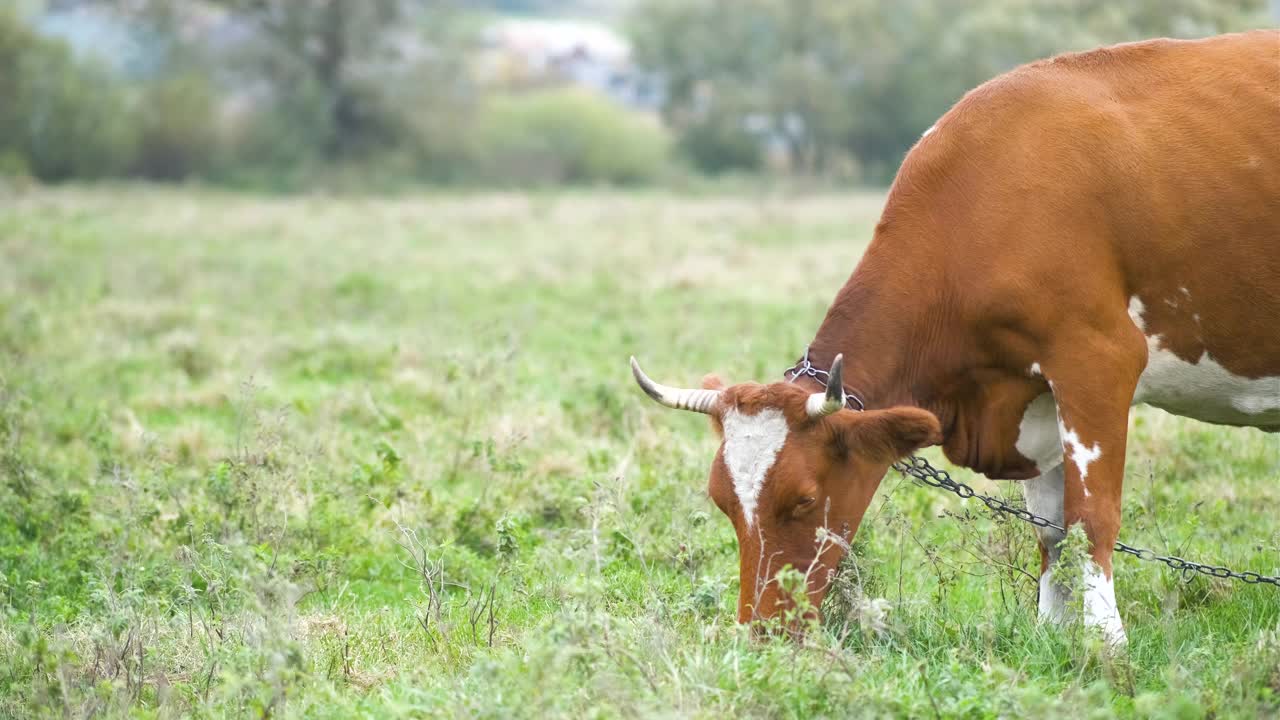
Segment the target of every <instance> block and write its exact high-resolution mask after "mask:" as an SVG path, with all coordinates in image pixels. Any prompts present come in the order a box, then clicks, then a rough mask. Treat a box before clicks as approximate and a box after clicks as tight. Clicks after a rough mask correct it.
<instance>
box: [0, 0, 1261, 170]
mask: <svg viewBox="0 0 1280 720" xmlns="http://www.w3.org/2000/svg"><path fill="white" fill-rule="evenodd" d="M600 4H608V3H603V2H602V0H594V1H593V2H587V1H586V0H576V2H571V3H570V5H572V6H573V7H574V8H585V7H591V6H595V5H600ZM561 5H564V3H561ZM51 7H52V8H54V9H58V8H61V9H67V8H73V9H84V8H88V9H89V10H91V11H93V12H96V13H100V14H101V15H102V16H103V17H106V18H109V19H112V20H114V21H115V22H116V23H117V24H118V25H120V26H121V27H124V28H126V29H127V34H128V36H129V40H130V44H129V46H130V47H134V48H142V49H143V50H145V51H144V52H139V53H136V55H138V57H133V58H132V59H131V60H130V62H128V63H125V62H124V61H122V60H119V58H114V59H115V60H117V61H116V62H111V60H113V58H111V57H107V58H104V57H103V56H102V55H93V54H85V53H82V52H79V53H78V52H73V51H72V50H71V49H70V47H69V46H68V44H67V43H66V42H64V41H63V40H61V39H58V38H57V37H55V36H54V35H52V34H50V33H48V32H42V31H41V30H40V28H39V19H40V17H42V15H41V13H42V12H46V11H48V10H49V9H50V8H51ZM558 7H559V6H558V5H557V2H556V1H555V0H484V1H483V2H481V1H480V0H476V1H475V2H464V0H80V1H77V0H49V1H48V2H41V1H40V0H19V2H18V3H16V4H11V5H6V6H5V7H0V175H29V176H32V177H35V178H38V179H40V180H44V181H61V180H69V179H82V178H88V179H92V178H102V177H142V178H150V179H158V180H181V179H185V178H192V177H195V178H204V179H208V180H212V181H216V182H225V183H230V184H239V185H249V186H255V187H268V188H291V187H305V186H309V185H314V184H317V183H323V182H334V183H340V182H342V181H343V180H344V179H346V180H348V181H349V182H350V184H355V185H358V186H360V187H365V188H368V187H370V186H374V187H376V185H377V184H378V183H384V184H387V185H393V184H400V183H403V182H430V183H473V184H530V183H545V184H557V183H599V182H604V183H614V184H626V183H643V182H657V181H662V180H664V179H669V178H671V177H678V176H680V175H682V174H686V173H688V172H690V171H695V172H699V173H710V174H714V173H722V172H744V173H756V172H762V171H767V170H768V171H782V172H787V173H793V174H803V175H815V176H825V177H831V178H837V179H842V180H864V181H876V182H881V181H884V180H887V179H888V178H889V177H890V176H891V174H892V172H893V171H894V169H895V168H896V167H897V164H898V162H899V161H900V159H901V157H902V154H903V152H904V151H905V150H906V149H907V148H909V147H910V145H911V144H912V143H913V142H914V140H915V139H916V138H917V137H918V136H919V134H920V132H921V131H923V130H924V129H925V128H926V127H928V126H929V125H930V124H931V123H932V122H933V121H934V120H935V119H936V118H937V117H938V116H939V115H940V114H942V113H943V112H944V111H945V110H946V109H947V107H948V106H949V105H950V104H951V103H953V102H954V101H955V100H956V99H958V98H959V97H960V96H961V95H962V94H963V93H964V92H965V91H966V90H968V89H969V88H971V87H973V86H975V85H977V84H979V83H981V82H982V81H984V80H986V79H988V78H990V77H992V76H994V75H996V74H998V73H1000V72H1002V71H1004V70H1006V69H1008V68H1011V67H1013V66H1015V65H1017V64H1020V63H1022V62H1025V61H1027V60H1031V59H1034V58H1039V57H1044V56H1047V55H1052V54H1054V53H1056V52H1060V51H1063V50H1070V49H1084V48H1089V47H1093V46H1097V45H1102V44H1107V43H1113V42H1119V41H1124V40H1134V39H1140V38H1146V37H1154V36H1175V37H1193V36H1204V35H1212V34H1216V33H1219V32H1225V31H1230V30H1237V29H1245V28H1249V27H1262V26H1266V24H1267V21H1268V13H1267V5H1266V0H1131V1H1130V2H1123V3H1115V2H1110V1H1107V0H895V2H881V1H880V0H841V1H840V2H833V1H830V0H634V1H633V2H630V3H627V5H626V7H627V8H629V11H628V13H627V15H626V18H625V24H624V28H625V30H626V32H627V34H628V36H629V38H630V40H631V42H632V43H633V47H634V60H635V62H636V63H638V65H639V66H640V67H642V68H644V69H645V71H646V72H650V73H652V74H653V76H654V77H656V78H658V79H659V81H660V84H661V87H662V103H661V106H660V115H661V118H660V122H659V120H658V119H657V118H654V117H651V116H647V115H646V114H645V113H643V112H636V111H633V110H629V109H627V108H625V107H623V106H622V105H619V104H618V103H616V102H613V101H611V100H609V99H606V98H604V97H602V96H600V95H598V94H594V93H591V92H587V91H584V90H581V89H574V88H572V87H568V86H566V85H565V84H563V83H557V82H554V81H549V80H547V79H546V78H538V79H536V80H527V79H526V80H523V81H519V82H495V81H493V80H492V78H487V79H486V78H482V77H481V74H480V73H478V72H477V71H476V66H477V61H476V57H477V54H478V52H479V50H480V49H481V45H482V34H483V33H482V30H483V28H484V27H486V24H487V23H491V22H492V21H493V20H494V19H495V18H496V17H498V15H497V13H500V12H501V13H505V12H524V13H551V12H555V11H556V9H557V8H558ZM564 7H569V5H564ZM562 9H563V8H562ZM108 54H110V53H108ZM681 168H683V170H682V169H681Z"/></svg>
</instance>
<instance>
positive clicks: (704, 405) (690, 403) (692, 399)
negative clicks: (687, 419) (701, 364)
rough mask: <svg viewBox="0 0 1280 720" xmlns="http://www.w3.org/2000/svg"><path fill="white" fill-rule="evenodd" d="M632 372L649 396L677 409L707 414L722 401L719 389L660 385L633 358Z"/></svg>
mask: <svg viewBox="0 0 1280 720" xmlns="http://www.w3.org/2000/svg"><path fill="white" fill-rule="evenodd" d="M631 374H632V375H635V376H636V382H637V383H638V384H639V385H640V389H641V390H644V391H645V393H646V394H648V396H649V397H651V398H653V399H654V400H657V401H658V402H660V403H662V404H663V405H666V406H667V407H669V408H675V409H677V410H692V411H693V412H699V413H703V414H705V415H711V414H713V412H712V411H713V409H714V408H715V406H716V405H717V404H718V403H719V402H720V391H719V390H694V389H692V388H673V387H667V386H666V385H659V384H658V383H656V382H654V381H653V380H651V379H649V376H648V375H645V374H644V371H643V370H641V369H640V363H638V362H636V359H635V357H632V358H631Z"/></svg>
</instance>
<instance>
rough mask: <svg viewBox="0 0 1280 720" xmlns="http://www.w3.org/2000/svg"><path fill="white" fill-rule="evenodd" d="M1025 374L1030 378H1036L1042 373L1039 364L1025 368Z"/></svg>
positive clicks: (1032, 364)
mask: <svg viewBox="0 0 1280 720" xmlns="http://www.w3.org/2000/svg"><path fill="white" fill-rule="evenodd" d="M1027 374H1028V375H1030V376H1031V377H1038V376H1040V375H1043V374H1044V373H1042V372H1040V363H1031V367H1029V368H1027Z"/></svg>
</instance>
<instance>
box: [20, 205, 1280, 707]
mask: <svg viewBox="0 0 1280 720" xmlns="http://www.w3.org/2000/svg"><path fill="white" fill-rule="evenodd" d="M881 199H882V198H881V197H880V196H879V195H877V194H874V193H867V194H846V195H824V196H817V197H809V196H804V197H794V196H792V197H788V196H773V195H767V194H761V195H756V196H748V195H742V196H735V197H725V196H709V197H685V196H679V195H675V194H635V195H630V194H609V193H570V194H564V195H554V194H545V195H535V196H524V195H514V194H513V195H485V196H468V195H458V196H450V195H438V196H411V197H402V198H395V199H387V200H372V199H370V200H365V199H350V198H345V199H335V198H326V197H299V198H290V199H262V198H255V197H246V196H236V195H226V194H218V193H212V192H203V191H195V190H158V189H151V188H126V189H102V190H96V189H95V190H87V189H66V190H57V191H35V192H31V193H27V194H23V195H19V196H8V197H0V507H3V508H4V512H3V514H2V515H0V608H2V609H3V612H0V716H13V717H32V716H36V717H38V716H49V717H83V716H87V715H94V714H97V715H102V716H109V717H115V716H126V715H127V716H131V717H176V716H186V715H194V716H197V717H308V718H310V717H334V718H349V717H436V716H440V717H493V718H508V717H530V718H544V717H573V718H597V717H599V718H606V717H608V718H611V717H637V716H657V717H713V718H724V717H740V716H743V717H745V716H752V717H787V718H810V717H833V718H834V717H840V718H844V717H907V716H910V717H1036V718H1053V717H1070V718H1073V719H1079V718H1084V717H1111V716H1118V717H1169V718H1197V717H1218V718H1228V717H1232V718H1234V717H1248V718H1252V717H1265V716H1276V715H1277V714H1278V713H1280V592H1277V591H1276V590H1275V589H1274V588H1266V587H1262V588H1259V587H1246V586H1242V585H1239V584H1236V583H1227V582H1222V581H1209V580H1205V579H1203V578H1195V579H1192V580H1191V581H1190V582H1184V581H1183V580H1182V579H1181V578H1180V577H1179V576H1178V575H1177V574H1176V573H1173V572H1171V571H1168V570H1165V569H1162V568H1161V567H1157V566H1154V565H1152V564H1150V563H1141V562H1138V561H1136V560H1133V559H1120V560H1117V568H1116V577H1117V580H1116V589H1117V595H1118V597H1119V599H1120V600H1121V613H1122V615H1123V616H1124V619H1125V621H1126V623H1127V625H1128V631H1129V637H1130V643H1129V645H1128V646H1127V648H1125V649H1124V650H1123V651H1122V652H1120V653H1118V654H1116V655H1114V656H1110V655H1108V654H1106V653H1104V652H1101V648H1100V646H1099V644H1098V642H1097V641H1096V640H1095V639H1093V638H1091V637H1089V636H1088V635H1087V634H1083V633H1081V632H1079V630H1078V628H1075V629H1073V628H1069V627H1068V628H1057V627H1048V626H1042V625H1040V624H1038V623H1037V622H1036V618H1035V604H1036V599H1035V592H1036V591H1035V587H1036V583H1035V580H1034V576H1033V573H1032V571H1034V570H1035V569H1036V568H1038V563H1039V556H1038V553H1037V551H1036V548H1035V542H1034V539H1033V534H1032V532H1031V530H1030V529H1029V528H1027V527H1024V526H1021V525H1017V526H1015V525H1013V524H1010V523H1008V522H997V521H995V520H993V519H992V518H991V517H990V516H989V515H988V514H986V513H985V512H984V511H982V510H981V509H980V508H979V507H976V506H974V505H972V504H970V505H965V504H963V503H961V502H960V501H959V500H957V499H955V498H953V497H951V496H948V495H944V494H941V493H938V492H937V491H933V490H928V489H925V488H920V487H916V486H913V485H912V484H910V483H908V482H905V481H903V480H902V479H901V478H899V477H896V476H890V477H889V478H886V481H885V483H884V485H883V487H882V488H881V490H880V492H879V494H878V495H877V496H876V499H875V501H874V503H873V506H872V509H871V511H870V512H869V513H868V516H867V520H866V522H864V524H863V528H862V531H861V532H860V534H859V536H858V538H857V540H856V542H855V547H854V561H853V562H852V563H851V564H850V565H849V566H848V567H846V570H845V572H844V573H843V574H842V576H841V580H840V585H839V587H838V591H837V592H835V593H833V594H832V596H831V597H830V598H829V599H828V602H827V605H826V608H825V609H826V610H827V618H826V621H825V624H824V627H823V629H822V631H821V632H818V633H811V634H810V635H809V637H808V638H807V639H806V640H805V642H804V643H794V642H789V641H786V640H767V641H758V640H753V639H752V638H750V637H749V634H748V633H745V632H743V630H742V629H741V628H739V627H737V626H736V625H735V623H734V622H733V613H734V601H735V598H736V593H737V557H736V550H735V540H734V536H733V532H732V529H731V527H730V525H729V523H728V521H727V520H725V519H724V518H723V517H721V516H720V514H719V512H718V511H717V510H716V509H715V507H714V506H713V505H712V503H711V502H710V501H709V500H708V499H707V497H706V493H705V481H706V472H707V467H708V463H709V462H710V459H711V457H712V454H713V453H714V450H715V444H714V443H715V441H714V440H713V436H712V434H711V432H710V431H709V430H708V428H707V427H706V421H705V419H704V418H701V417H697V416H692V415H691V414H687V413H675V412H670V411H664V410H662V409H661V408H658V407H657V406H655V405H654V404H652V403H651V402H650V401H649V400H648V399H647V398H645V397H644V396H643V395H642V393H640V392H639V390H638V389H637V388H635V387H634V385H633V384H632V380H631V377H630V374H629V372H628V368H627V356H628V355H630V354H633V353H634V354H636V355H638V356H640V357H641V359H642V360H644V361H645V367H646V369H647V370H648V371H649V372H650V373H651V374H653V375H654V377H655V378H658V379H661V380H663V381H665V382H670V383H684V384H695V383H696V382H697V381H698V379H699V378H700V377H701V376H702V374H703V373H705V372H709V371H716V372H719V373H721V374H722V375H723V376H724V377H725V378H726V379H728V380H731V381H736V380H746V379H774V378H777V377H779V374H780V373H781V371H782V369H783V368H785V367H786V366H788V365H789V364H790V363H791V362H792V361H793V360H795V358H796V357H797V356H798V354H799V353H800V352H801V350H802V349H803V347H804V344H805V342H807V341H808V340H809V339H810V338H811V336H812V334H813V331H814V330H815V329H816V327H817V324H818V322H819V320H820V319H821V316H822V314H823V311H824V310H825V308H826V305H827V303H828V302H829V301H830V299H831V298H832V297H833V296H834V294H835V291H836V290H837V289H838V288H839V286H840V285H841V283H842V282H843V281H844V279H845V278H846V277H847V275H848V273H849V271H850V270H851V269H852V267H853V265H854V263H855V262H856V260H857V258H858V255H859V253H860V252H861V249H862V248H863V246H864V245H865V243H866V242H867V240H868V239H869V235H870V231H871V228H872V225H873V223H874V220H875V217H876V215H877V213H878V212H879V208H880V203H881ZM832 258H835V259H836V260H835V261H834V262H833V261H832ZM1133 426H1134V432H1133V434H1132V436H1131V437H1132V440H1131V443H1130V448H1129V461H1130V462H1129V468H1130V469H1129V477H1128V482H1127V492H1126V496H1125V518H1126V524H1125V526H1124V528H1123V530H1122V538H1124V539H1126V540H1128V541H1129V542H1131V543H1135V544H1141V545H1148V546H1153V547H1156V548H1158V549H1164V550H1169V551H1173V552H1177V553H1181V554H1183V555H1184V556H1186V557H1191V558H1197V559H1203V560H1211V561H1221V562H1224V563H1228V564H1231V565H1233V566H1236V567H1239V568H1242V569H1254V570H1257V571H1262V572H1268V573H1275V572H1276V571H1277V570H1280V524H1277V522H1276V517H1277V514H1278V511H1280V437H1277V436H1274V435H1270V436H1268V435H1265V434H1263V433H1261V432H1259V431H1256V430H1235V429H1225V428H1217V427H1212V426H1209V425H1202V424H1198V423H1195V422H1191V421H1183V420H1180V419H1178V418H1174V417H1171V416H1168V415H1165V414H1163V413H1160V412H1158V411H1149V410H1145V409H1143V410H1140V411H1137V412H1135V414H1134V419H1133ZM931 456H934V455H933V454H931ZM935 457H936V456H935ZM959 475H960V476H961V477H964V478H969V477H970V476H969V475H968V474H966V473H959ZM973 482H975V483H976V484H978V485H979V486H981V487H983V488H986V489H992V488H999V489H1000V490H1001V491H1002V492H1005V493H1007V494H1009V495H1017V494H1018V492H1019V491H1018V488H1017V487H1016V485H1014V484H1004V483H1001V484H996V483H990V482H988V481H986V480H985V479H982V478H975V479H973Z"/></svg>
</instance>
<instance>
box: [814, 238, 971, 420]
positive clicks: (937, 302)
mask: <svg viewBox="0 0 1280 720" xmlns="http://www.w3.org/2000/svg"><path fill="white" fill-rule="evenodd" d="M877 250H879V251H880V252H877ZM913 266H914V267H917V268H918V267H927V264H913V263H911V262H910V261H909V258H907V257H905V254H903V253H897V252H894V253H889V252H885V251H884V248H883V246H882V247H881V248H877V247H875V244H873V247H872V248H871V249H869V250H868V252H867V255H866V256H865V257H864V258H863V261H862V262H861V263H859V265H858V268H857V269H856V270H854V273H853V275H852V276H851V277H850V278H849V281H848V282H847V283H845V285H844V287H843V288H841V289H840V292H839V293H838V294H837V295H836V299H835V301H834V302H833V303H832V304H831V307H830V309H828V310H827V316H826V318H825V319H824V320H823V321H822V325H821V326H819V328H818V332H817V334H816V335H815V336H814V339H813V342H812V343H811V344H810V348H809V349H810V358H811V360H812V361H813V363H814V364H815V365H817V366H819V367H824V368H825V367H829V366H830V363H831V361H832V359H834V358H835V356H836V354H837V353H843V354H844V383H845V386H846V387H847V388H849V389H851V390H853V391H855V392H857V393H858V394H859V396H860V397H861V399H862V400H863V401H864V402H865V403H866V406H867V408H868V409H876V408H885V407H891V406H894V405H913V406H916V407H922V408H924V409H926V410H930V411H931V412H933V413H935V414H936V415H938V418H939V420H941V421H942V424H943V427H944V429H945V428H946V427H947V426H948V425H949V423H950V421H951V419H952V418H953V417H954V414H955V410H954V407H953V405H954V403H952V402H950V401H949V398H948V397H947V392H946V391H947V388H948V386H949V385H950V384H951V380H950V379H949V378H951V377H953V376H954V375H955V373H956V372H957V371H958V370H959V368H960V358H959V357H957V355H958V353H957V352H956V351H957V348H956V347H954V345H955V344H956V343H955V340H956V339H955V338H954V337H952V335H953V333H950V332H946V331H945V330H946V329H947V328H948V326H949V323H948V320H949V318H948V317H947V308H946V305H945V303H944V302H943V298H941V297H935V295H937V292H936V290H937V287H938V286H937V285H935V284H934V283H936V282H937V281H938V280H939V278H936V277H922V276H919V275H918V274H917V272H916V271H912V270H910V268H911V267H913Z"/></svg>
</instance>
